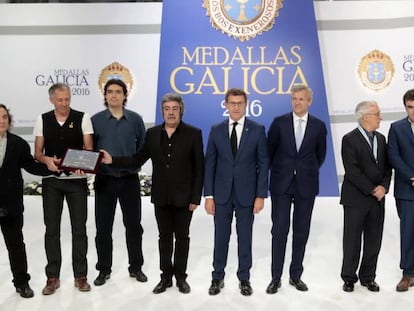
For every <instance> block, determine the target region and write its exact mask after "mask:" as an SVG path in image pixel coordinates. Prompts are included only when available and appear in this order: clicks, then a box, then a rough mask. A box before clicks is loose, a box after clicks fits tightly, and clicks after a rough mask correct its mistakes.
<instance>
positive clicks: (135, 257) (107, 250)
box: [92, 79, 147, 286]
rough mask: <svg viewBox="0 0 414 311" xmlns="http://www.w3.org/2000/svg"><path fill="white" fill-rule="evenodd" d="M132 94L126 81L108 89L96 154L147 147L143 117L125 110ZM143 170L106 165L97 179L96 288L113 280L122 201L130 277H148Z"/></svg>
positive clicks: (96, 123) (98, 119)
mask: <svg viewBox="0 0 414 311" xmlns="http://www.w3.org/2000/svg"><path fill="white" fill-rule="evenodd" d="M127 95H128V90H127V86H126V84H125V83H124V82H123V81H122V80H118V79H111V80H109V81H108V82H107V83H106V84H105V87H104V96H105V103H104V104H105V106H106V107H107V109H105V110H103V111H101V112H98V113H97V114H95V115H94V116H93V117H92V124H93V128H94V147H95V150H100V149H105V150H107V151H108V152H110V153H111V154H113V155H116V156H132V155H134V154H136V153H137V152H138V150H139V149H141V147H142V145H143V144H144V138H145V126H144V122H143V120H142V118H141V116H140V115H139V114H137V113H135V112H133V111H131V110H127V109H125V104H126V102H127ZM138 170H139V167H137V166H136V167H130V168H119V167H113V166H107V165H102V166H101V167H100V169H99V171H98V173H97V175H96V177H95V223H96V238H95V244H96V250H97V255H98V262H97V264H96V269H97V270H98V271H99V275H98V277H97V278H96V279H95V281H94V284H95V285H96V286H100V285H103V284H105V282H106V280H108V279H109V278H110V276H111V267H112V248H113V246H112V227H113V223H114V216H115V208H116V205H117V201H119V204H120V207H121V210H122V215H123V216H122V219H123V222H124V226H125V229H126V230H125V234H126V244H127V250H128V259H129V267H128V270H129V275H130V276H131V277H135V278H136V279H137V281H139V282H146V281H147V277H146V276H145V274H144V273H143V272H142V270H141V267H142V265H143V262H144V258H143V255H142V233H143V229H142V226H141V197H140V183H139V178H138Z"/></svg>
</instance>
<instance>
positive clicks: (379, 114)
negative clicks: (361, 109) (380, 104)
mask: <svg viewBox="0 0 414 311" xmlns="http://www.w3.org/2000/svg"><path fill="white" fill-rule="evenodd" d="M366 115H368V116H377V117H379V116H381V111H378V112H375V113H366Z"/></svg>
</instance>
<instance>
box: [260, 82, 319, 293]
mask: <svg viewBox="0 0 414 311" xmlns="http://www.w3.org/2000/svg"><path fill="white" fill-rule="evenodd" d="M312 97H313V92H312V89H311V88H309V87H308V86H307V85H303V84H297V85H294V86H293V87H292V89H291V105H292V112H291V113H287V114H284V115H282V116H279V117H276V118H275V119H274V120H273V122H272V124H271V126H270V128H269V132H268V146H269V148H268V149H269V160H270V193H271V198H272V222H273V227H272V281H271V282H270V284H269V286H268V287H267V289H266V292H267V293H268V294H274V293H276V292H277V291H278V288H279V287H280V286H281V280H280V279H281V276H282V271H283V264H284V260H285V251H286V242H287V237H288V234H289V227H290V215H291V206H292V205H293V208H294V212H293V237H292V261H291V264H290V268H289V274H290V279H289V283H290V284H291V285H292V286H295V288H296V289H297V290H300V291H307V290H308V287H307V285H306V284H305V283H304V282H303V281H302V280H301V276H302V273H303V265H302V262H303V258H304V256H305V248H306V243H307V241H308V237H309V230H310V223H311V217H312V210H313V204H314V202H315V196H316V195H317V194H318V192H319V168H320V167H321V165H322V163H323V161H324V160H325V155H326V133H327V132H326V126H325V123H324V122H323V121H321V120H319V119H317V118H316V117H314V116H312V115H310V114H309V113H308V108H309V107H310V105H311V104H312Z"/></svg>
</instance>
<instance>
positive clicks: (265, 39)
mask: <svg viewBox="0 0 414 311" xmlns="http://www.w3.org/2000/svg"><path fill="white" fill-rule="evenodd" d="M158 77H159V78H158V96H157V97H158V100H157V101H158V103H160V101H161V97H162V96H163V95H164V94H165V93H170V92H175V93H178V94H180V95H182V96H183V99H184V102H185V113H184V118H183V119H184V121H186V122H188V123H190V124H193V125H195V126H198V127H200V128H201V129H202V131H203V139H204V144H205V145H206V143H207V137H208V133H209V129H210V127H211V125H212V124H215V123H217V122H220V121H221V120H223V119H224V118H227V117H228V113H227V111H226V109H225V108H224V94H225V92H226V90H227V89H228V88H231V87H239V88H243V89H244V90H245V91H246V92H247V94H248V99H249V103H248V107H247V110H246V116H247V117H248V118H252V119H254V120H256V121H257V122H259V123H262V124H264V125H265V126H266V128H268V127H269V126H270V124H271V122H272V120H273V118H274V117H275V116H278V115H281V114H284V113H286V112H289V111H291V103H290V89H291V87H292V85H294V84H295V83H305V84H307V85H309V86H310V87H311V88H312V89H313V91H314V98H313V104H312V105H311V107H310V113H311V114H313V115H315V116H316V117H318V118H320V119H322V120H324V121H325V122H326V125H327V129H328V148H327V158H326V160H325V163H324V165H323V167H322V168H321V172H320V174H321V176H320V177H321V178H320V195H322V196H337V195H338V182H337V173H336V166H335V158H334V153H333V147H332V138H331V137H332V136H331V130H330V123H329V114H328V107H327V101H326V92H325V85H324V80H323V72H322V64H321V56H320V51H319V43H318V36H317V30H316V22H315V14H314V8H313V1H312V0H284V1H283V0H191V1H189V0H164V2H163V13H162V25H161V47H160V62H159V75H158ZM161 122H162V113H161V110H160V105H159V104H157V112H156V123H157V124H159V123H161Z"/></svg>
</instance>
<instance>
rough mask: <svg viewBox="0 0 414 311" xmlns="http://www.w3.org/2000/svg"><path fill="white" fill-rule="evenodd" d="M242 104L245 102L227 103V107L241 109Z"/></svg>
mask: <svg viewBox="0 0 414 311" xmlns="http://www.w3.org/2000/svg"><path fill="white" fill-rule="evenodd" d="M244 104H246V103H245V102H228V103H227V105H229V106H230V107H232V108H233V107H241V106H243V105H244Z"/></svg>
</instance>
